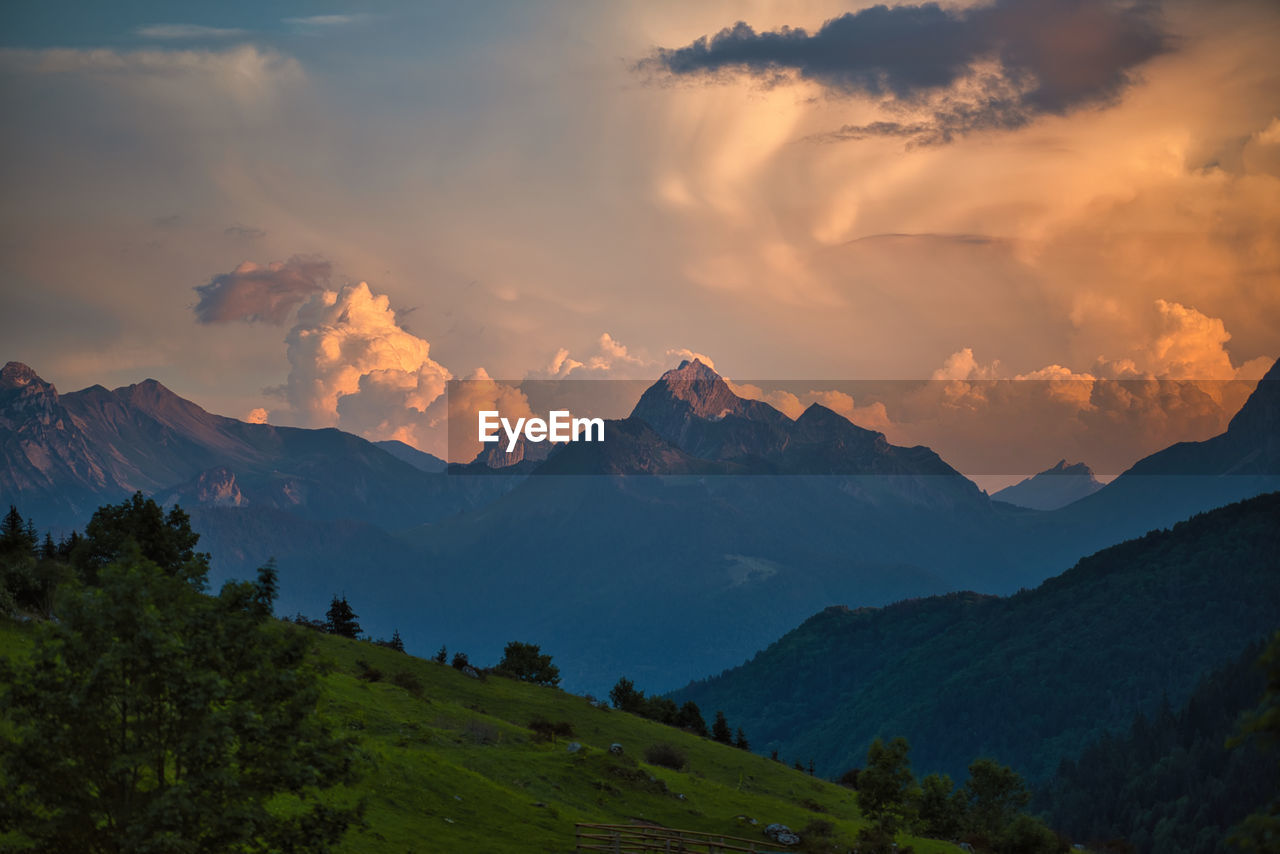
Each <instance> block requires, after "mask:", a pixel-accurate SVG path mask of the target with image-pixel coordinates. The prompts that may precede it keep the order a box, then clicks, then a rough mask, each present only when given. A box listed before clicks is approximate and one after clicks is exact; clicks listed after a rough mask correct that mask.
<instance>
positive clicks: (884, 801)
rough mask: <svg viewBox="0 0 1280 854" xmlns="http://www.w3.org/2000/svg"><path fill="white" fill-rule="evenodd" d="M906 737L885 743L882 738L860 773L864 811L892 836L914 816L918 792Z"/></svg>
mask: <svg viewBox="0 0 1280 854" xmlns="http://www.w3.org/2000/svg"><path fill="white" fill-rule="evenodd" d="M910 751H911V745H909V744H908V743H907V740H906V739H905V738H895V739H894V740H893V741H891V742H889V743H888V744H885V743H884V742H883V741H881V740H880V739H878V738H877V739H876V740H875V741H873V742H872V743H871V747H870V748H869V749H868V750H867V765H866V767H865V768H863V769H862V771H861V772H859V774H858V806H859V808H861V810H862V814H863V815H865V816H866V817H867V818H869V819H871V821H872V822H873V823H874V824H875V825H876V827H878V828H879V829H880V830H881V831H883V835H887V836H888V837H889V838H890V839H892V838H893V835H894V834H896V833H897V832H898V830H899V829H901V827H902V826H903V824H904V823H905V822H906V821H907V819H908V818H909V817H910V812H911V809H910V808H911V802H912V801H913V800H914V796H915V783H916V780H915V775H913V774H912V773H911V762H910V760H909V759H908V758H907V754H908V753H909V752H910Z"/></svg>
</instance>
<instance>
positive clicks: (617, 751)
mask: <svg viewBox="0 0 1280 854" xmlns="http://www.w3.org/2000/svg"><path fill="white" fill-rule="evenodd" d="M609 752H610V753H612V754H613V755H614V756H621V755H622V745H621V744H618V742H616V741H615V742H614V743H613V744H611V745H609Z"/></svg>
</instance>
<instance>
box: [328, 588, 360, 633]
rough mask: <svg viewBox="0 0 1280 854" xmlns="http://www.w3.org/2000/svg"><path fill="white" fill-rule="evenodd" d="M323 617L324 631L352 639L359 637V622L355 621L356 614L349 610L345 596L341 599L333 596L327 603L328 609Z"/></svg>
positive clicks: (349, 606)
mask: <svg viewBox="0 0 1280 854" xmlns="http://www.w3.org/2000/svg"><path fill="white" fill-rule="evenodd" d="M325 618H326V620H325V631H327V632H328V633H329V634H331V635H338V636H339V637H344V638H351V639H353V640H354V639H355V638H358V637H360V623H358V622H356V621H357V619H358V615H357V614H356V612H355V611H353V610H351V605H350V603H348V602H347V597H346V596H343V597H342V598H341V599H339V598H338V597H337V596H334V597H333V601H332V602H330V603H329V610H328V611H326V612H325Z"/></svg>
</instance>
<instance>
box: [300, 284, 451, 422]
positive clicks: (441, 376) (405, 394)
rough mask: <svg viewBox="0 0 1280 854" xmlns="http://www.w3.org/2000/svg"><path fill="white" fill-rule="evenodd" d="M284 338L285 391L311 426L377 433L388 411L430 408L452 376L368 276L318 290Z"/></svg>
mask: <svg viewBox="0 0 1280 854" xmlns="http://www.w3.org/2000/svg"><path fill="white" fill-rule="evenodd" d="M285 341H286V343H287V344H288V356H289V367H290V370H289V378H288V380H287V381H286V383H285V394H286V397H287V399H288V400H289V403H290V405H291V406H292V407H293V409H294V411H295V413H296V414H297V415H299V416H300V417H301V418H303V420H304V421H305V422H306V423H308V424H310V425H312V426H323V427H335V426H345V425H347V424H351V426H352V427H354V429H356V430H357V431H358V432H362V433H365V434H370V433H373V434H376V433H378V432H381V431H383V430H385V429H389V427H390V425H384V424H383V423H382V422H381V421H377V420H376V419H380V418H383V417H384V416H383V413H385V412H388V411H391V410H393V409H409V410H414V411H416V412H418V413H422V412H424V411H425V410H426V408H427V407H428V406H429V405H430V404H431V403H432V402H433V401H435V400H436V398H438V397H439V396H440V395H441V394H443V393H444V388H445V383H446V382H447V381H448V380H449V379H450V378H451V377H452V374H450V372H449V371H448V369H446V368H445V367H444V366H443V365H441V364H439V363H437V362H435V361H433V360H432V359H431V357H430V350H431V345H430V344H428V343H427V341H426V340H425V339H422V338H419V337H418V336H416V335H414V334H413V333H411V332H409V331H408V330H406V329H405V328H403V327H402V326H401V325H400V323H399V322H398V320H397V318H396V313H395V311H393V310H392V308H391V301H390V299H389V298H388V297H387V296H386V295H384V294H383V295H375V294H374V293H373V292H372V291H371V290H370V289H369V285H368V284H367V283H365V282H360V283H359V284H356V285H347V286H346V287H344V288H342V289H341V290H338V291H332V290H322V291H319V292H318V293H315V294H313V295H312V296H311V298H310V299H308V300H307V302H306V303H304V304H303V305H302V307H301V308H299V309H298V320H297V323H296V324H295V325H294V327H293V328H292V329H290V330H289V334H288V335H287V336H286V338H285ZM340 403H341V406H339V404H340ZM352 422H354V424H352Z"/></svg>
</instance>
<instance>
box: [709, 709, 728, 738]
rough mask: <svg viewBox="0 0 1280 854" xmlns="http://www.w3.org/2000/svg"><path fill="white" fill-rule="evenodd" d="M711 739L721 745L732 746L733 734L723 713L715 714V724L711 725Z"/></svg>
mask: <svg viewBox="0 0 1280 854" xmlns="http://www.w3.org/2000/svg"><path fill="white" fill-rule="evenodd" d="M711 737H712V738H714V739H715V740H716V741H718V742H720V743H721V744H733V733H732V732H731V731H730V729H729V721H728V720H727V719H726V718H725V716H724V712H721V711H717V712H716V720H715V723H713V724H712V725H711Z"/></svg>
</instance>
